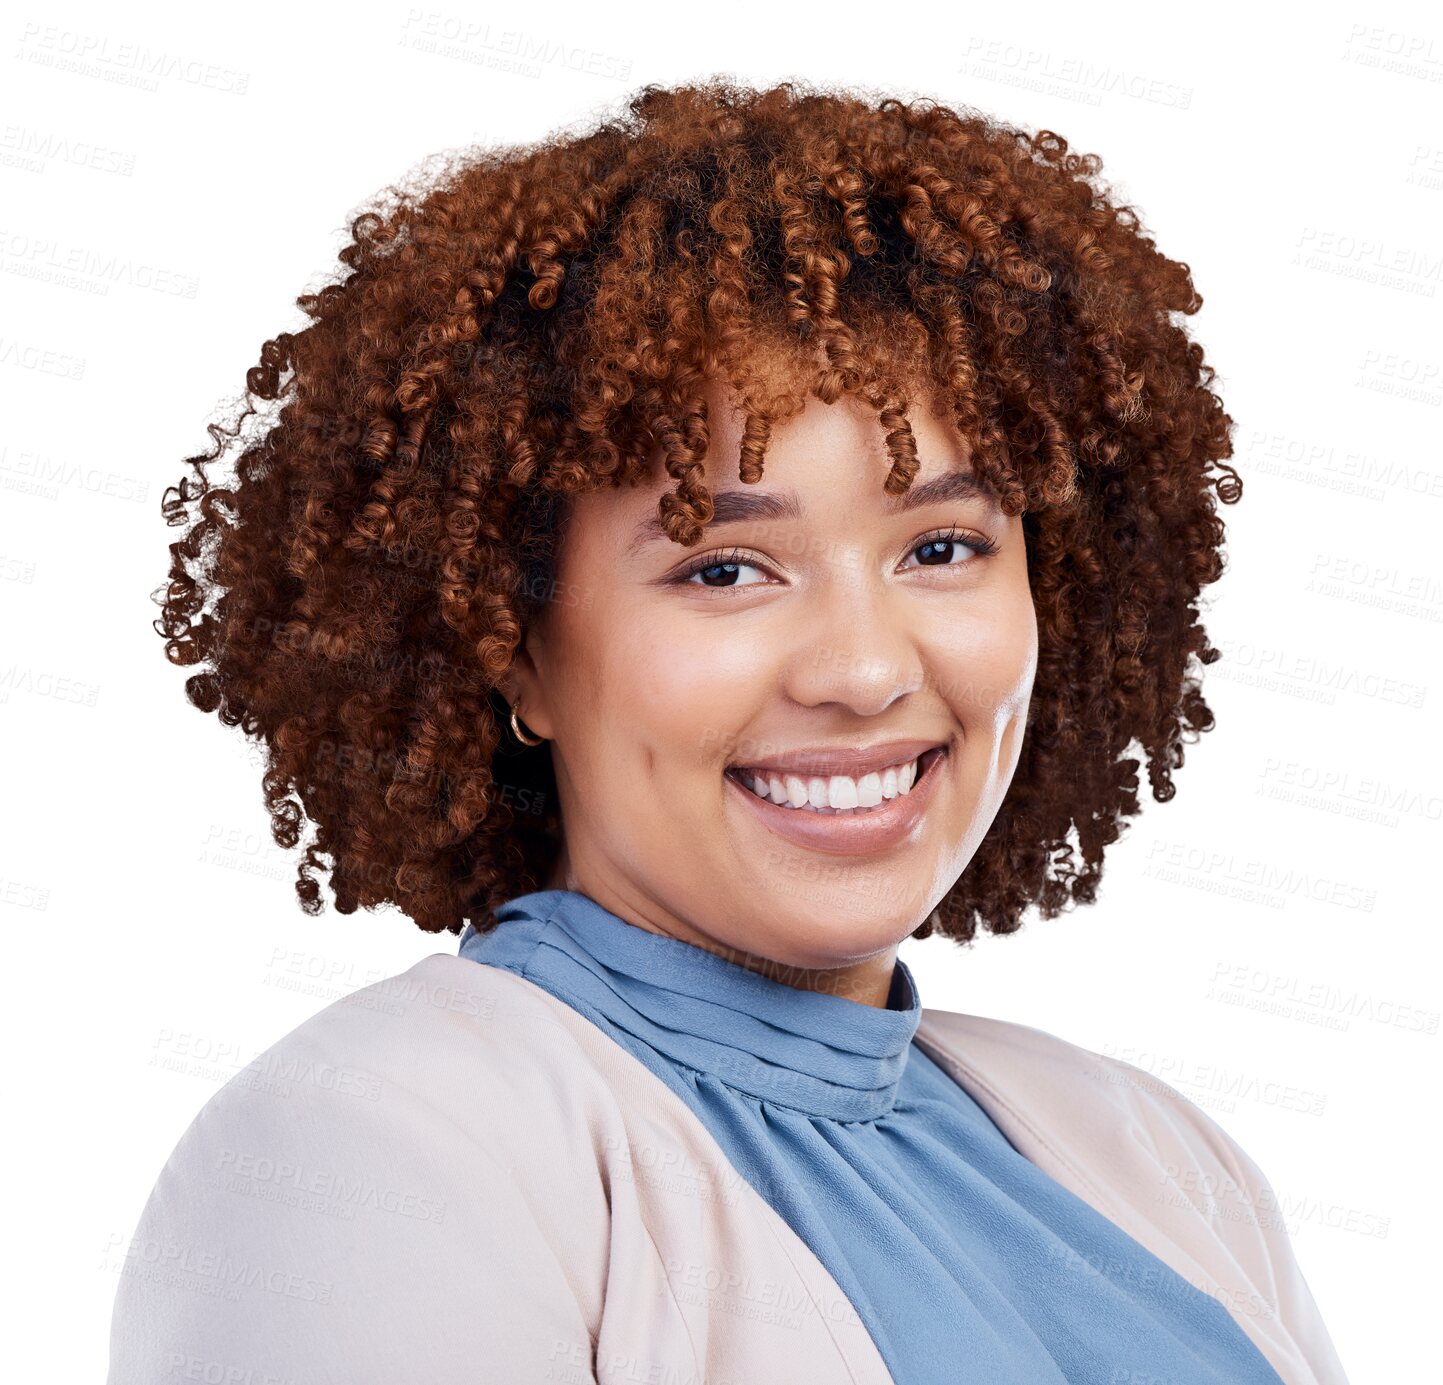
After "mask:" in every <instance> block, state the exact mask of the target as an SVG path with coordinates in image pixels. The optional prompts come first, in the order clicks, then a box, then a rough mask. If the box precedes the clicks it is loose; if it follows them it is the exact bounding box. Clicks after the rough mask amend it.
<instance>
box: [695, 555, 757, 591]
mask: <svg viewBox="0 0 1443 1385" xmlns="http://www.w3.org/2000/svg"><path fill="white" fill-rule="evenodd" d="M746 556H747V555H746V554H744V553H743V552H742V551H741V550H740V549H736V548H733V549H729V550H728V551H727V552H725V553H713V554H710V555H709V556H707V557H703V558H698V559H697V560H696V561H695V562H694V563H688V564H687V566H686V567H684V568H683V569H682V570H681V571H680V572H678V573H677V575H676V580H677V582H678V583H679V584H682V585H686V584H688V583H690V584H691V585H693V586H698V587H709V588H711V589H712V590H717V589H718V588H721V589H725V588H727V587H753V586H756V585H757V583H755V582H738V581H737V580H736V577H737V574H738V573H739V572H740V571H741V570H742V569H743V568H751V569H752V570H753V571H754V572H760V571H761V568H760V566H759V565H758V564H756V563H749V562H745V561H744V559H745V558H746ZM693 577H702V578H707V577H717V578H719V579H720V580H719V581H717V582H708V581H701V582H692V580H691V579H692V578H693Z"/></svg>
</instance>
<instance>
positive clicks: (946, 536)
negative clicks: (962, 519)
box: [911, 527, 998, 567]
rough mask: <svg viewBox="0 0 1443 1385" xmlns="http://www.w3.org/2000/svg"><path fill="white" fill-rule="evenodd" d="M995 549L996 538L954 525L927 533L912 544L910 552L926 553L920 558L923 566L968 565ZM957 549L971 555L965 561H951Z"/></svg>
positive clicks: (996, 547) (993, 551) (988, 554)
mask: <svg viewBox="0 0 1443 1385" xmlns="http://www.w3.org/2000/svg"><path fill="white" fill-rule="evenodd" d="M997 549H998V543H997V540H996V539H989V538H988V537H987V536H986V535H985V534H970V533H967V532H966V531H964V530H961V529H957V528H955V527H954V528H950V529H943V530H941V531H940V532H939V533H936V534H930V535H928V536H927V537H926V538H925V539H923V540H922V541H921V542H920V543H917V544H915V545H913V547H912V549H911V552H913V553H926V554H927V555H928V556H927V557H926V558H924V559H923V560H922V566H923V567H970V566H971V565H972V564H973V563H974V562H976V561H977V559H979V558H986V557H990V556H991V555H992V554H993V553H995V552H997ZM959 551H963V552H970V553H971V554H972V556H971V557H970V558H969V559H967V561H966V562H965V563H954V562H952V561H951V559H952V557H953V555H954V554H956V553H957V552H959Z"/></svg>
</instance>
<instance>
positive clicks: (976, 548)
mask: <svg viewBox="0 0 1443 1385" xmlns="http://www.w3.org/2000/svg"><path fill="white" fill-rule="evenodd" d="M938 543H958V544H961V545H962V546H963V547H964V548H970V549H971V550H972V552H973V553H974V554H975V555H976V557H978V558H990V557H991V556H992V554H994V553H996V552H997V550H998V548H999V547H1000V545H999V544H998V542H997V541H996V540H995V539H989V538H987V537H986V536H985V535H983V534H972V535H970V536H969V535H968V534H967V532H966V531H965V530H962V529H958V528H957V527H956V526H955V525H954V526H952V527H951V528H948V529H941V530H938V531H937V532H936V533H933V534H926V535H923V537H922V538H920V539H918V540H917V542H916V543H914V544H913V545H912V547H911V548H910V549H908V550H907V551H908V553H909V554H910V553H914V552H916V550H917V549H919V548H925V547H926V546H927V545H929V544H938ZM732 565H738V566H743V567H757V568H760V567H764V566H765V565H764V564H762V563H758V562H755V561H752V559H751V558H750V556H749V555H748V554H747V553H746V551H745V550H744V549H740V548H729V549H727V550H726V551H725V552H724V553H709V554H703V555H702V556H701V557H700V558H697V559H694V560H693V561H692V562H690V563H688V564H687V565H686V567H684V568H683V569H682V570H681V571H680V572H678V573H677V574H676V577H675V579H674V580H675V582H676V583H677V585H678V586H685V585H686V584H688V583H690V582H691V579H692V578H693V577H695V576H696V575H697V574H698V573H699V572H706V571H707V570H708V569H709V568H714V567H730V566H732ZM923 566H924V567H934V568H949V567H970V566H971V563H928V564H924V565H923ZM695 585H697V586H701V585H702V584H701V583H696V584H695ZM748 585H752V584H750V583H749V584H748ZM702 590H703V591H733V590H739V589H738V588H732V587H702Z"/></svg>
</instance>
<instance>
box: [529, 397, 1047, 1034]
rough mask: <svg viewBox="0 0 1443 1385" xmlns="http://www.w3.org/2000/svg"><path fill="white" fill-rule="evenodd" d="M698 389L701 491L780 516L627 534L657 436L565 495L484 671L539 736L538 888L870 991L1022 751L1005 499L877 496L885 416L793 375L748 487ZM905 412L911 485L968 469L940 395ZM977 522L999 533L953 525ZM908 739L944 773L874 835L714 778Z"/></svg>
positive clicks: (992, 805)
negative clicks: (877, 841)
mask: <svg viewBox="0 0 1443 1385" xmlns="http://www.w3.org/2000/svg"><path fill="white" fill-rule="evenodd" d="M707 389H708V393H707V406H708V424H709V427H710V430H711V438H710V444H709V450H708V453H707V456H706V458H705V459H704V464H705V472H706V483H707V486H708V488H709V489H710V490H711V491H712V492H713V494H714V495H715V494H716V493H717V492H719V491H722V490H742V491H746V492H749V493H752V494H756V493H761V492H765V493H767V494H770V495H772V496H780V495H783V494H784V493H787V492H791V493H792V494H794V496H795V497H796V500H797V503H798V505H799V506H800V513H801V517H800V518H797V519H789V518H777V517H767V518H761V517H752V518H743V519H738V520H731V521H729V522H727V523H725V524H723V523H719V522H718V521H717V520H715V519H714V520H713V521H712V523H710V524H709V525H708V526H707V529H706V533H705V535H704V536H703V538H702V541H701V542H700V543H699V544H697V545H695V546H694V547H692V548H684V547H682V546H681V545H680V544H676V543H673V542H671V541H670V540H669V539H667V538H666V537H665V535H661V536H659V537H654V538H652V539H651V541H650V542H645V543H643V544H641V546H640V547H637V548H635V549H633V547H632V545H633V540H634V537H635V536H636V533H637V531H638V527H639V526H644V525H645V524H646V522H647V521H648V520H650V519H651V518H652V517H654V516H655V514H656V510H657V501H658V499H659V498H660V496H661V494H662V493H663V492H664V491H667V490H670V489H671V488H672V486H673V485H674V482H673V480H672V478H671V477H670V476H668V475H667V474H666V472H665V470H664V468H663V467H662V465H661V462H660V455H659V454H658V455H657V456H656V457H654V458H653V465H652V471H651V474H650V476H649V478H648V481H647V484H646V485H644V486H637V487H629V486H622V487H620V488H618V489H611V488H607V489H604V490H599V491H593V492H588V493H586V494H584V495H580V496H575V497H573V498H572V515H571V519H570V523H569V526H568V528H567V530H566V532H565V534H564V535H563V540H562V544H561V551H560V553H559V555H558V564H557V570H556V574H555V576H556V582H555V588H554V591H553V593H552V595H551V600H550V601H549V603H548V605H547V606H546V608H545V609H544V611H543V612H542V613H541V615H540V616H539V618H538V619H537V620H536V621H535V622H533V624H532V625H530V626H529V627H528V629H527V634H526V638H525V641H524V642H523V646H522V648H521V649H520V650H518V651H517V655H516V658H515V661H514V662H513V664H512V667H511V669H510V670H508V672H507V674H506V676H505V677H504V679H503V680H502V684H501V686H502V690H503V692H505V694H506V696H507V698H508V700H515V699H517V698H519V699H520V707H519V711H518V715H519V716H520V718H521V720H522V723H523V726H525V727H527V728H529V729H530V730H531V732H532V733H534V734H536V735H541V736H546V737H547V738H549V740H550V742H551V754H552V758H553V763H554V766H555V772H556V782H557V791H558V794H559V797H560V804H561V817H562V823H563V828H564V834H565V845H564V847H563V850H562V853H561V856H560V859H559V860H558V863H557V867H556V870H555V872H554V873H553V875H552V876H551V878H550V879H549V880H548V881H547V884H546V887H547V888H552V889H555V888H564V889H571V890H577V891H579V892H581V893H582V894H585V895H587V896H589V897H590V898H591V899H593V900H595V901H596V902H597V903H598V904H600V905H601V906H602V907H603V908H605V909H608V910H609V911H610V912H612V913H613V914H615V915H617V916H618V917H619V918H622V919H624V920H626V921H627V922H629V923H632V924H635V925H636V926H637V927H639V928H645V929H647V930H649V931H650V932H654V933H661V934H665V935H667V936H669V937H673V938H679V939H682V940H683V941H686V942H688V943H691V944H693V945H695V946H699V947H702V948H705V949H706V950H708V951H710V952H714V953H717V954H719V955H721V956H724V957H726V958H728V959H729V960H731V961H733V962H736V963H739V964H741V965H743V966H746V967H750V968H751V969H753V970H755V971H759V972H761V973H763V974H765V975H768V976H771V977H773V978H774V979H777V980H780V981H783V982H785V983H786V984H788V985H792V986H796V987H798V988H801V989H807V990H820V991H826V992H828V993H831V994H835V995H840V996H843V997H845V998H847V999H850V1000H854V1001H858V1002H861V1003H863V1004H867V1005H875V1006H885V1005H886V1003H887V998H888V993H889V989H890V985H891V979H892V973H893V970H894V967H895V963H896V956H897V948H898V945H899V944H900V943H901V941H902V940H903V939H904V938H906V937H907V936H908V935H909V934H911V933H912V932H913V931H914V930H915V929H916V928H917V927H918V926H919V925H920V924H921V923H922V921H923V920H924V919H926V918H927V916H928V915H929V914H930V913H931V911H932V910H933V908H934V907H935V906H936V905H937V903H938V902H939V901H940V900H941V899H942V898H943V896H944V895H945V894H946V893H947V891H948V890H949V889H950V888H951V887H952V885H953V884H954V883H955V882H956V880H957V878H958V877H959V876H960V875H961V874H962V872H963V871H964V869H965V868H966V866H967V864H968V862H969V861H970V860H971V859H972V856H973V853H974V852H975V851H976V850H977V847H978V845H979V844H980V842H981V841H982V838H983V837H984V836H985V834H986V832H987V830H988V828H989V827H990V826H991V824H992V822H993V820H994V818H995V817H996V815H997V812H998V809H999V808H1000V807H1001V804H1002V801H1003V798H1004V796H1005V794H1006V791H1007V788H1008V785H1009V784H1010V783H1011V780H1012V776H1013V773H1014V772H1015V770H1016V767H1017V760H1018V756H1019V754H1020V752H1021V745H1022V737H1023V732H1024V730H1025V726H1026V718H1027V707H1028V702H1029V699H1030V697H1031V692H1032V685H1033V681H1034V678H1035V675H1036V668H1037V620H1036V613H1035V611H1034V608H1033V604H1032V592H1031V587H1030V584H1029V581H1028V571H1027V555H1026V550H1025V546H1024V537H1023V531H1022V520H1021V517H1020V516H1011V517H1008V516H1005V515H1003V514H1002V512H1001V511H1000V510H999V509H998V508H997V507H996V505H995V503H994V502H993V501H992V500H991V499H990V497H988V496H986V495H979V496H974V497H970V498H969V497H964V498H960V499H952V500H946V501H939V502H934V503H931V504H928V505H926V506H925V507H922V508H918V509H912V510H906V511H896V510H894V508H893V507H894V506H895V505H896V503H897V502H896V501H895V500H893V498H892V497H889V496H887V495H886V493H885V492H884V491H883V489H882V482H883V480H884V479H885V477H886V475H887V469H888V466H889V464H890V459H889V458H888V456H887V452H886V448H885V444H884V441H883V433H882V429H881V426H880V424H879V423H878V421H877V418H876V415H875V413H874V412H873V411H872V410H870V409H869V408H868V407H867V406H866V405H864V404H862V403H861V402H860V401H858V400H856V399H854V398H853V397H852V396H850V395H844V396H843V397H842V398H841V399H839V400H838V401H837V402H836V403H835V404H827V403H825V402H823V401H822V400H820V399H818V398H816V397H815V396H810V397H808V399H807V403H806V406H805V408H804V409H803V410H802V411H801V412H799V413H797V414H795V415H793V416H792V417H791V418H788V419H786V420H784V421H782V422H780V423H778V424H777V425H776V426H775V427H774V429H773V431H772V435H771V439H770V442H769V444H768V448H767V453H766V458H765V464H764V474H763V477H762V480H761V481H760V482H758V483H757V484H755V485H747V484H745V483H743V482H742V481H740V480H739V479H738V476H737V470H736V466H737V461H736V459H737V454H738V448H739V445H740V442H741V430H742V425H743V418H742V415H741V414H740V413H739V412H738V411H737V409H736V407H735V401H734V396H733V395H732V393H731V390H730V387H729V386H728V385H726V384H725V383H724V382H721V381H715V380H713V381H709V382H708V386H707ZM908 418H909V422H910V423H911V425H912V429H913V433H914V435H915V437H916V440H917V453H918V459H919V462H920V463H921V470H920V471H919V473H918V475H917V477H916V478H915V480H914V482H913V486H914V488H915V487H916V486H917V485H919V484H921V483H923V482H925V481H927V480H929V479H931V478H933V477H936V476H940V475H942V474H943V473H946V472H957V471H967V470H968V469H969V467H968V455H969V454H968V448H967V445H966V443H965V441H964V440H963V439H962V438H961V437H960V436H958V435H957V434H956V432H955V431H954V429H953V428H952V426H951V424H950V423H949V422H948V421H947V420H946V419H945V418H943V417H942V416H939V415H937V414H934V413H933V411H932V410H931V409H930V408H928V407H926V405H925V404H923V403H920V402H914V404H913V408H912V410H911V411H910V412H909V415H908ZM952 528H955V529H956V530H958V531H960V538H958V539H956V540H953V541H951V542H948V541H946V540H945V539H944V540H943V541H942V542H940V543H938V542H937V540H938V538H939V536H940V535H944V534H946V532H947V531H948V530H949V529H952ZM978 538H981V539H987V540H991V541H993V542H995V543H996V544H997V551H996V552H995V553H992V554H991V555H989V556H981V555H978V554H977V553H975V552H974V551H973V550H972V549H970V548H969V547H967V543H966V541H967V540H968V539H978ZM928 545H931V546H930V547H929V546H928ZM733 550H741V553H740V554H737V553H734V552H733ZM723 562H735V563H737V564H738V566H737V567H736V568H735V570H732V569H729V568H724V567H721V566H716V565H717V564H721V563H723ZM708 564H710V565H712V566H706V565H708ZM698 566H702V567H704V568H705V570H703V571H700V572H698V571H696V569H697V568H698ZM688 572H690V575H689V576H688ZM507 734H510V733H509V732H508V733H507ZM914 736H921V737H926V738H928V739H929V740H932V741H935V742H937V743H939V744H941V743H946V745H947V747H948V754H947V756H946V758H945V759H944V760H943V761H942V762H941V764H940V765H938V766H937V769H938V770H939V771H940V772H941V774H942V779H941V780H940V781H939V782H938V783H937V784H936V785H935V786H934V788H935V792H934V795H933V798H932V801H931V804H930V806H929V807H928V809H927V811H926V812H925V813H924V814H923V816H922V818H921V820H920V821H919V822H918V823H917V824H916V827H915V828H914V830H913V831H912V832H911V833H910V834H909V835H908V837H907V839H906V840H905V841H904V842H902V843H901V844H900V845H898V846H894V847H892V848H890V849H889V850H887V851H885V852H882V853H870V854H867V855H860V856H857V855H841V854H836V853H834V852H827V851H820V850H815V849H811V848H802V847H798V846H795V845H793V844H792V843H790V842H787V841H784V840H782V839H781V838H779V837H778V836H777V835H776V834H775V833H774V832H772V831H770V830H769V829H768V828H767V827H766V825H765V823H764V821H763V820H762V819H761V817H760V816H759V815H758V814H757V813H756V812H755V811H754V810H753V809H752V808H751V807H750V806H749V805H747V804H746V803H744V802H742V801H740V800H739V799H738V798H737V797H736V796H735V795H736V789H735V788H734V786H732V785H730V784H729V783H728V782H727V781H726V780H725V779H724V777H723V771H724V770H725V769H726V767H727V765H728V764H734V763H743V764H745V763H761V762H762V761H764V760H765V759H766V758H767V757H768V756H776V755H780V754H784V753H785V752H786V751H788V750H791V749H799V748H802V747H810V746H815V745H825V746H828V747H831V746H844V745H859V746H860V745H872V744H875V743H877V742H881V741H888V740H895V739H900V738H905V737H914Z"/></svg>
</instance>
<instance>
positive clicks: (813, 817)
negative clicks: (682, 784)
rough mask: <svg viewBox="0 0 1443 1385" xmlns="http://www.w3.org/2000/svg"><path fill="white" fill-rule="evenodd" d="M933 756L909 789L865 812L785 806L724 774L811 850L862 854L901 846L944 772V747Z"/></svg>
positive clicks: (770, 821) (782, 833)
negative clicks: (839, 811)
mask: <svg viewBox="0 0 1443 1385" xmlns="http://www.w3.org/2000/svg"><path fill="white" fill-rule="evenodd" d="M927 754H928V755H929V756H930V757H931V758H930V759H929V760H928V761H927V763H926V764H924V766H923V767H922V772H921V774H919V775H918V776H917V781H916V782H915V783H914V784H913V785H912V787H911V789H910V790H909V791H908V792H907V793H904V794H898V795H897V797H896V798H890V799H888V800H887V801H886V802H885V803H882V804H880V805H878V806H877V807H875V808H872V809H870V810H868V811H867V812H865V813H813V812H809V811H808V810H807V809H805V808H783V807H781V805H780V804H776V803H773V802H772V801H771V800H770V799H767V798H758V797H757V796H756V794H754V793H752V791H751V790H750V789H746V788H743V787H742V786H741V784H739V783H738V782H737V781H736V780H735V779H734V778H733V777H732V776H731V775H730V774H724V775H723V776H722V778H723V779H725V780H726V781H727V783H728V784H730V785H731V787H732V790H733V791H734V792H735V793H736V794H737V795H738V796H739V797H740V798H741V800H742V802H743V803H745V804H746V806H747V807H748V808H750V809H751V810H752V811H753V812H755V813H756V814H757V816H758V817H759V818H760V819H761V821H762V823H763V825H764V826H766V827H767V828H768V829H770V830H771V831H773V832H775V833H776V834H777V836H779V837H784V838H785V839H786V840H787V841H789V842H793V843H795V844H796V845H797V846H804V847H807V848H809V849H810V850H812V851H827V852H832V853H834V854H836V855H844V856H845V855H854V854H855V855H862V854H866V853H870V852H878V851H887V850H890V849H891V848H893V847H896V846H900V845H901V844H902V843H903V842H904V841H906V840H907V838H908V837H909V836H910V835H911V834H912V832H913V830H914V829H915V828H916V826H917V824H918V823H919V822H920V821H921V820H922V814H923V813H925V812H926V811H927V805H928V804H929V803H930V802H931V801H932V798H933V796H934V795H935V794H936V792H937V781H938V780H939V779H940V778H941V777H942V763H943V761H945V760H946V758H947V752H946V750H945V749H943V750H941V751H928V752H927Z"/></svg>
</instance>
